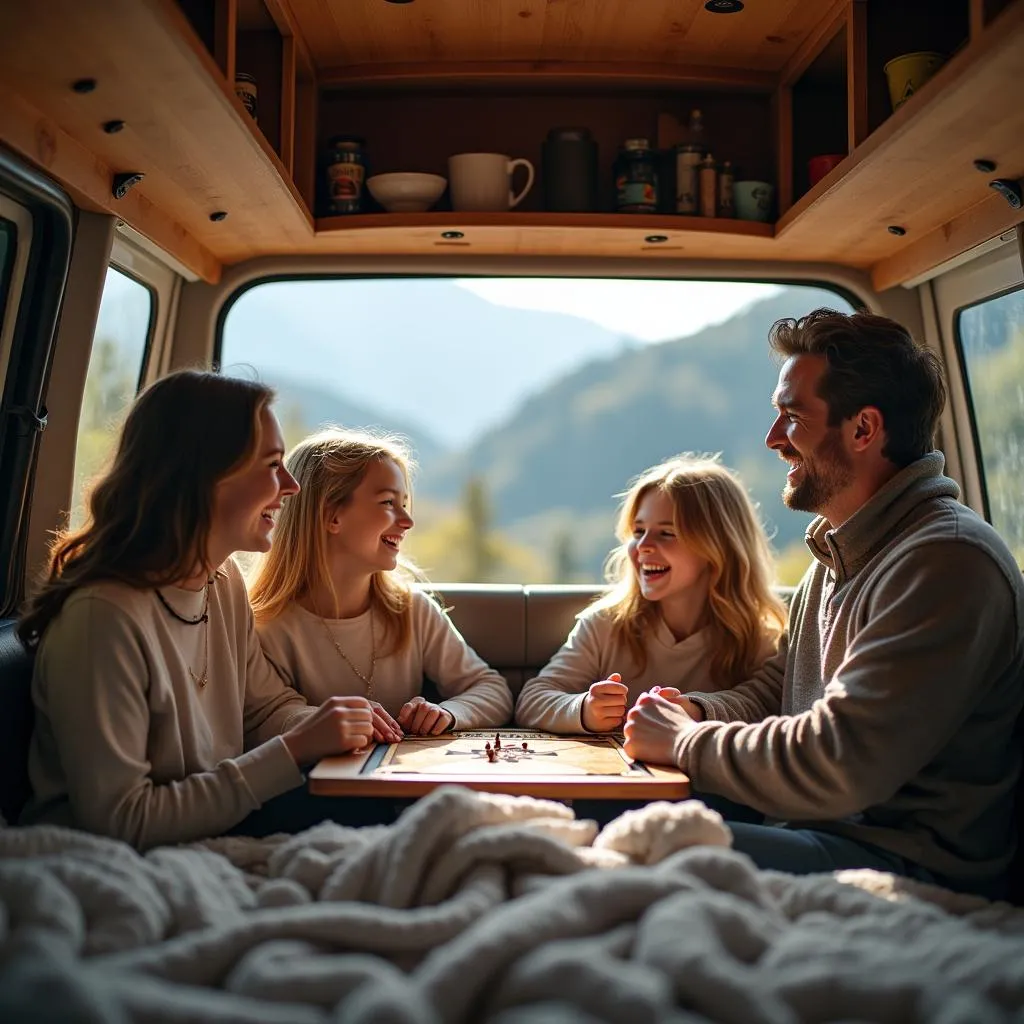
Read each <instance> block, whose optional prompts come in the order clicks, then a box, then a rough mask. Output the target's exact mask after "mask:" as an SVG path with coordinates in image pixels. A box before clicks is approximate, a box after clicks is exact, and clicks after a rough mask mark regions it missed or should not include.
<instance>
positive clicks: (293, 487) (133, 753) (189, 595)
mask: <svg viewBox="0 0 1024 1024" xmlns="http://www.w3.org/2000/svg"><path fill="white" fill-rule="evenodd" d="M273 397H274V396H273V392H272V391H271V390H270V389H269V388H266V387H264V386H263V385H260V384H255V383H251V382H248V381H242V380H236V379H232V378H228V377H221V376H220V375H218V374H214V373H205V372H200V371H194V370H185V371H180V372H178V373H173V374H171V375H170V376H167V377H164V378H163V379H161V380H159V381H157V382H156V383H155V384H153V385H152V386H151V387H149V388H147V389H146V390H145V391H144V392H143V393H142V394H141V395H140V396H139V397H138V399H137V400H136V402H135V404H134V406H133V408H132V410H131V412H130V413H129V415H128V418H127V421H126V422H125V425H124V429H123V431H122V434H121V438H120V442H119V445H118V448H117V452H116V454H115V456H114V460H113V464H112V466H111V468H110V469H109V471H108V472H107V473H106V475H105V476H104V477H103V478H102V479H101V480H100V481H99V482H98V483H97V485H96V487H95V488H94V490H93V492H92V496H91V499H90V508H89V511H90V515H89V519H88V521H87V523H86V524H85V526H84V527H83V528H82V529H80V530H77V531H74V532H71V533H66V534H64V535H62V536H59V537H58V538H57V540H56V542H55V544H54V547H53V551H52V555H51V563H50V572H49V578H48V579H47V581H46V583H45V584H44V586H43V587H42V589H41V590H40V592H39V593H38V594H37V595H36V596H35V597H34V598H33V600H32V601H31V603H30V605H29V607H28V609H27V611H26V613H25V615H24V617H23V619H22V621H21V623H20V625H19V634H20V636H21V638H22V640H23V642H24V643H25V644H26V645H27V646H28V647H30V648H37V649H38V654H37V657H36V663H35V672H34V676H33V682H32V691H33V700H34V703H35V707H36V727H35V732H34V734H33V738H32V746H31V751H30V756H29V774H30V777H31V781H32V787H33V799H32V801H31V802H30V804H29V806H28V808H27V809H26V812H25V814H24V815H23V819H22V820H23V822H25V823H39V822H50V823H55V824H63V825H71V826H75V827H78V828H83V829H86V830H88V831H92V832H97V833H100V834H103V835H110V836H114V837H117V838H120V839H124V840H126V841H127V842H129V843H131V844H132V845H134V846H136V847H138V848H140V849H145V848H148V847H152V846H156V845H159V844H161V843H180V842H187V841H190V840H194V839H198V838H202V837H206V836H210V835H216V834H218V833H221V832H224V831H226V830H228V829H230V828H232V826H236V825H237V824H238V823H239V822H241V821H242V819H244V818H245V817H246V816H247V815H249V814H250V813H251V812H253V811H255V810H256V809H257V808H259V807H261V805H263V804H264V803H265V802H266V801H268V800H270V799H271V798H273V797H276V796H278V795H279V794H283V793H285V792H286V791H288V790H290V789H293V788H294V787H296V786H299V785H300V784H301V782H302V775H301V773H300V770H299V769H300V766H302V765H304V764H309V763H312V762H314V761H316V760H318V759H319V758H321V757H324V756H327V755H329V754H335V753H341V752H342V751H344V750H349V749H355V748H358V747H361V746H364V745H365V744H366V743H367V742H368V741H369V740H370V737H371V735H372V731H373V730H372V725H371V712H370V707H369V704H368V703H367V702H366V701H365V700H363V699H362V698H356V697H349V698H334V699H332V700H330V701H327V702H325V703H324V704H323V705H322V706H321V707H319V708H313V707H310V706H309V705H308V704H307V703H306V701H305V700H304V699H303V698H302V697H301V696H300V695H299V694H297V693H296V692H295V691H294V690H292V689H291V688H290V687H288V686H286V685H285V684H284V683H283V682H282V680H281V679H280V677H279V676H278V675H277V673H276V672H275V671H274V669H273V667H272V666H271V665H270V664H269V663H268V662H267V661H266V660H265V658H264V657H263V654H262V651H261V648H260V644H259V640H258V639H257V637H256V632H255V628H254V623H253V617H252V611H251V609H250V607H249V603H248V599H247V596H246V591H245V585H244V583H243V581H242V577H241V574H240V573H239V570H238V568H237V566H236V565H235V564H234V562H233V561H232V560H231V558H230V556H231V554H232V553H233V552H235V551H267V550H269V548H270V542H271V533H272V530H273V527H274V516H275V514H276V512H277V510H278V509H280V507H281V504H282V501H283V499H284V498H286V497H287V496H288V495H291V494H295V493H296V492H297V491H298V484H297V483H296V482H295V480H294V478H293V477H292V476H291V474H290V473H289V472H288V471H287V469H285V467H284V464H283V461H282V460H283V455H284V441H283V439H282V436H281V428H280V426H279V424H278V422H277V418H276V417H275V416H274V414H273V412H272V411H271V408H270V406H271V402H272V400H273Z"/></svg>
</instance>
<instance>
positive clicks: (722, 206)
mask: <svg viewBox="0 0 1024 1024" xmlns="http://www.w3.org/2000/svg"><path fill="white" fill-rule="evenodd" d="M732 179H733V173H732V161H731V160H726V161H725V163H723V164H722V169H721V171H719V172H718V216H719V217H735V216H736V206H735V204H734V203H733V199H732Z"/></svg>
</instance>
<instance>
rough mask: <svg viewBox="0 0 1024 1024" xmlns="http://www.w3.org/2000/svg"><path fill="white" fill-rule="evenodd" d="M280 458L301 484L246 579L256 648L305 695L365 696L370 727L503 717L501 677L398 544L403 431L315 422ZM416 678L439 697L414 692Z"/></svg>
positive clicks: (483, 723) (506, 701)
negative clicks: (315, 429)
mask: <svg viewBox="0 0 1024 1024" xmlns="http://www.w3.org/2000/svg"><path fill="white" fill-rule="evenodd" d="M286 464H287V466H288V469H289V471H290V472H291V473H292V474H293V475H294V476H295V478H296V479H297V480H298V482H299V484H300V486H301V490H300V492H299V493H298V494H297V495H295V496H294V497H293V498H291V499H290V500H289V502H288V503H287V504H286V505H285V507H284V508H283V509H282V511H281V513H280V514H279V516H278V520H277V530H276V538H277V541H276V543H275V545H274V547H273V549H272V550H271V552H270V554H269V555H268V556H267V557H266V559H265V561H264V562H263V563H262V565H261V566H260V567H259V570H258V572H257V575H256V577H255V579H254V580H253V583H252V586H251V587H250V599H251V601H252V605H253V610H254V612H255V614H256V624H257V630H258V632H259V635H260V639H261V641H262V643H263V649H264V651H265V652H266V654H267V656H268V657H269V658H270V660H271V661H273V662H274V663H275V664H276V665H277V667H278V671H280V672H281V674H282V675H283V676H284V677H285V679H286V680H288V681H289V682H290V683H291V684H292V685H293V686H294V687H295V688H296V689H297V690H299V691H300V692H301V693H302V694H303V695H304V696H305V697H306V699H307V700H309V701H311V702H315V703H318V702H320V701H322V700H324V699H325V698H327V697H328V696H332V695H351V696H359V697H366V698H367V699H368V700H369V701H370V703H371V706H372V708H373V725H374V736H375V738H376V739H378V740H383V741H391V740H399V739H401V737H402V735H403V734H406V733H409V734H413V735H436V734H438V733H441V732H445V731H447V730H449V729H473V728H482V727H489V726H500V725H504V724H505V723H506V722H508V720H509V718H510V717H511V714H512V697H511V694H510V693H509V689H508V686H507V685H506V683H505V681H504V679H503V678H502V677H501V676H500V675H499V674H498V673H497V672H495V671H494V670H493V669H490V668H488V666H487V665H486V664H485V663H484V662H483V660H482V659H481V658H480V657H479V656H478V655H477V654H476V652H475V651H473V650H472V648H470V647H469V646H468V645H467V644H466V642H465V640H463V638H462V636H461V635H460V634H459V632H458V630H456V628H455V626H454V625H453V624H452V622H451V620H450V619H449V618H448V616H447V615H446V614H445V613H444V611H443V610H442V609H441V608H440V607H439V606H438V604H437V603H436V602H435V601H434V599H433V598H432V597H430V596H429V595H428V594H426V593H424V592H423V591H421V590H419V589H417V588H416V587H414V586H413V581H414V575H413V572H412V571H411V568H410V567H409V565H408V563H406V562H405V561H404V560H403V559H402V557H401V554H400V551H401V546H402V541H403V539H404V538H405V535H406V533H408V531H409V530H411V529H412V527H413V518H412V515H411V514H410V511H409V507H410V499H411V494H410V479H409V478H410V470H409V455H408V452H407V450H406V449H405V447H404V446H403V444H402V443H401V441H400V440H398V439H397V438H394V437H390V436H376V435H373V434H368V433H364V432H359V431H349V430H339V429H336V428H332V429H328V430H324V431H322V432H320V433H318V434H314V435H313V436H312V437H308V438H306V440H304V441H302V442H301V443H300V444H298V445H297V446H296V447H295V449H294V450H293V451H292V452H291V453H290V454H289V456H288V458H287V460H286ZM424 677H426V678H429V679H430V680H431V681H432V682H433V683H434V684H435V685H436V686H437V689H438V692H439V694H440V696H441V697H442V700H441V701H440V703H432V702H431V701H429V700H426V699H425V698H424V697H423V696H422V695H421V690H422V687H423V681H424Z"/></svg>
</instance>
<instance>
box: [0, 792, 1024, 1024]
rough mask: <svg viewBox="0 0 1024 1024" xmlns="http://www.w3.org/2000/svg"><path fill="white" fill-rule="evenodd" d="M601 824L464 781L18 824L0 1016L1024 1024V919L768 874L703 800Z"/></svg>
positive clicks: (4, 923) (968, 905) (4, 869)
mask: <svg viewBox="0 0 1024 1024" xmlns="http://www.w3.org/2000/svg"><path fill="white" fill-rule="evenodd" d="M595 833H596V827H595V826H594V824H593V823H592V822H587V821H576V820H574V818H573V815H572V811H571V810H569V809H568V808H566V807H564V806H562V805H560V804H557V803H552V802H547V801H541V800H531V799H528V798H510V797H496V796H485V795H481V794H474V793H471V792H469V791H467V790H464V789H459V788H446V789H441V790H438V791H436V792H434V793H433V794H431V795H430V796H429V797H427V798H425V799H423V800H421V801H419V802H418V803H417V804H415V805H414V806H413V807H411V808H410V809H409V810H407V811H406V812H405V814H403V816H402V817H401V819H400V820H399V821H398V823H397V824H395V825H393V826H390V827H387V828H385V827H377V828H364V829H348V828H342V827H340V826H337V825H334V824H330V823H324V824H322V825H320V826H318V827H317V828H315V829H311V830H310V831H308V832H305V833H302V834H301V835H298V836H275V837H271V838H269V839H265V840H251V839H220V840H213V841H211V842H208V843H203V844H197V845H194V846H190V847H174V848H170V847H168V848H162V849H159V850H154V851H152V852H150V853H149V854H147V855H145V856H140V855H139V854H137V853H135V852H134V851H133V850H131V849H130V848H129V847H127V846H125V845H124V844H122V843H118V842H115V841H112V840H105V839H100V838H97V837H95V836H89V835H86V834H84V833H80V832H73V831H69V830H64V829H57V828H49V827H35V828H16V829H7V830H2V831H0V1020H2V1021H4V1022H5V1024H13V1022H16V1021H22V1020H24V1021H30V1020H31V1021H61V1022H76V1021H90V1022H92V1021H96V1022H128V1021H131V1022H159V1024H171V1022H175V1024H177V1022H182V1024H184V1022H195V1021H211V1022H217V1024H229V1022H230V1024H236V1022H237V1024H243V1022H244V1024H263V1022H268V1024H269V1022H274V1024H277V1022H280V1024H285V1022H289V1024H307V1022H308V1024H318V1022H327V1021H336V1022H346V1024H347V1022H352V1024H362V1022H365V1024H371V1022H372V1024H440V1022H452V1024H454V1022H472V1024H476V1022H483V1021H486V1022H494V1024H517V1022H527V1021H529V1022H536V1024H541V1022H555V1021H559V1022H562V1021H571V1022H574V1024H577V1022H578V1024H583V1022H591V1021H609V1022H623V1024H625V1022H629V1024H633V1022H643V1024H669V1022H671V1024H684V1022H694V1021H706V1020H711V1021H727V1022H735V1024H759V1022H764V1024H790V1022H797V1021H808V1022H819V1021H846V1022H854V1021H884V1022H889V1021H891V1022H894V1024H895V1022H899V1024H904V1022H915V1021H926V1020H927V1021H938V1022H943V1024H978V1022H982V1021H989V1020H991V1021H1018V1022H1020V1021H1024V1010H1022V1009H1021V1007H1022V1006H1024V911H1018V910H1014V909H1013V908H1010V907H1008V906H1007V905H1005V904H992V903H987V902H985V901H983V900H977V899H973V898H968V897H958V896H954V895H952V894H950V893H948V892H945V891H944V890H941V889H937V888H933V887H929V886H922V885H917V884H914V883H911V882H906V881H901V880H898V879H894V878H893V877H892V876H890V875H885V874H880V873H877V872H871V871H863V872H843V873H839V874H837V875H836V876H834V877H833V876H826V875H819V876H810V877H805V878H798V877H792V876H788V875H782V874H777V873H774V872H767V871H765V872H760V871H757V870H756V869H755V868H754V867H753V865H752V864H751V862H750V861H749V860H748V859H747V858H746V857H744V856H742V855H740V854H737V853H734V852H733V851H731V850H730V849H729V843H730V835H729V832H728V829H727V828H725V826H724V825H723V824H722V820H721V818H719V816H718V815H717V814H714V813H713V812H711V811H708V810H707V809H706V808H705V807H704V806H703V805H702V804H699V803H696V802H692V801H690V802H686V803H681V804H664V803H662V804H652V805H651V806H649V807H647V808H645V809H643V810H641V811H631V812H627V813H626V814H624V815H622V816H621V817H620V818H618V819H616V820H615V821H614V822H612V823H611V824H610V825H609V826H607V827H606V828H605V829H604V830H603V831H602V832H601V833H600V834H599V835H596V834H595Z"/></svg>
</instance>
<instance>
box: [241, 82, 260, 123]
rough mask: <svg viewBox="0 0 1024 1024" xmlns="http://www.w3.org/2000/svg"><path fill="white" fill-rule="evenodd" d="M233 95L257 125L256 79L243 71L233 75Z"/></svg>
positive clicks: (257, 94) (257, 93)
mask: <svg viewBox="0 0 1024 1024" xmlns="http://www.w3.org/2000/svg"><path fill="white" fill-rule="evenodd" d="M235 95H236V96H237V97H238V98H239V99H240V100H241V101H242V106H244V107H245V109H246V110H248V111H249V116H250V117H251V118H252V119H253V120H254V121H255V122H256V123H257V124H258V123H259V120H260V119H259V116H258V110H259V105H258V102H257V101H258V99H259V89H258V88H257V86H256V79H255V78H254V77H253V76H252V75H247V74H246V73H245V72H244V71H239V72H238V73H237V74H236V75H235Z"/></svg>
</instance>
